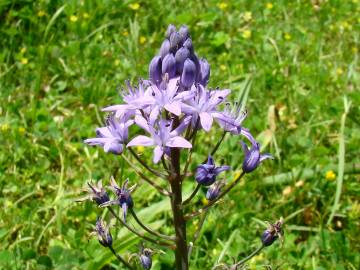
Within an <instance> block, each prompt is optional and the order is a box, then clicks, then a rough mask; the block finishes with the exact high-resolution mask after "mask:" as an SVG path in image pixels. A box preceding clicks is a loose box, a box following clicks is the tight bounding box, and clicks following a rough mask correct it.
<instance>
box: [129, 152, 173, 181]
mask: <svg viewBox="0 0 360 270" xmlns="http://www.w3.org/2000/svg"><path fill="white" fill-rule="evenodd" d="M128 149H129V151H130V153H131V154H132V155H133V156H134V158H135V159H136V160H137V161H138V162H139V163H140V164H141V165H142V166H143V167H144V168H145V169H147V170H148V171H149V172H151V173H152V174H154V175H156V176H157V177H160V178H162V179H166V176H165V175H163V174H162V173H159V172H157V171H155V170H154V169H152V168H150V167H149V165H147V164H146V163H145V161H144V160H142V159H141V158H140V157H139V156H138V155H137V154H136V153H135V152H134V150H133V149H132V148H131V147H129V148H128Z"/></svg>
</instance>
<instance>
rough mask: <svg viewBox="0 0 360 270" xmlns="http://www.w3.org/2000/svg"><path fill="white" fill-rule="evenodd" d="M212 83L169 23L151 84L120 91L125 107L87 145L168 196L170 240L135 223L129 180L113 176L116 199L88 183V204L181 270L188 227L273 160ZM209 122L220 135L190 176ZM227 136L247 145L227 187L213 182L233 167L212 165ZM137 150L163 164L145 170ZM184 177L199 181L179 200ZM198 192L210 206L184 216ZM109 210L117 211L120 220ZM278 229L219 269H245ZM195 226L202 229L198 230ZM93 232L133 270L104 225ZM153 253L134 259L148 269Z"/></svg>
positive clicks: (189, 245) (185, 35)
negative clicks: (168, 255)
mask: <svg viewBox="0 0 360 270" xmlns="http://www.w3.org/2000/svg"><path fill="white" fill-rule="evenodd" d="M209 77H210V66H209V64H208V62H207V61H206V60H205V59H200V58H198V57H197V55H196V54H195V51H194V47H193V44H192V40H191V38H190V35H189V31H188V28H187V27H185V26H182V27H181V28H180V29H179V30H178V31H177V29H176V28H175V26H173V25H170V26H169V27H168V29H167V33H166V39H165V40H164V42H163V43H162V45H161V48H160V52H159V55H157V56H155V57H154V58H153V59H152V60H151V63H150V65H149V79H148V80H140V81H139V84H138V85H137V86H131V85H130V83H129V82H127V89H126V90H123V91H122V93H121V96H122V99H123V101H124V103H123V104H119V105H113V106H109V107H106V108H104V109H103V111H105V112H108V113H109V115H108V117H107V120H106V126H104V127H100V128H97V129H96V135H97V136H96V138H92V139H87V140H85V143H87V144H89V145H99V146H101V147H103V148H104V150H105V152H107V153H112V154H115V155H120V156H121V157H122V158H123V159H124V160H125V161H126V162H127V163H128V165H129V166H130V167H131V169H133V170H134V171H135V172H136V173H137V175H138V176H139V177H141V178H142V179H143V180H144V181H145V182H147V183H148V184H150V185H151V186H153V187H154V188H155V189H156V190H157V191H158V192H159V193H161V194H162V195H164V196H167V197H169V199H170V203H171V209H172V217H173V226H174V234H175V235H174V236H169V235H164V234H161V233H159V232H156V231H154V230H152V229H151V228H149V227H148V226H146V225H145V224H143V222H142V221H141V220H140V219H139V218H138V217H137V215H136V211H135V209H136V203H135V202H134V201H133V199H132V192H134V186H132V187H129V182H133V180H131V181H129V180H126V181H125V182H124V183H123V184H122V185H118V184H117V183H116V181H115V179H113V178H111V181H110V189H111V190H112V191H113V193H114V198H113V199H111V198H110V196H109V194H108V193H107V191H106V190H105V189H104V187H103V186H102V185H101V182H100V183H99V184H97V185H94V184H92V183H88V186H89V195H88V198H90V199H91V200H92V201H94V202H95V203H96V204H97V205H99V206H100V207H106V208H108V210H109V212H110V213H111V214H112V215H113V216H114V218H116V220H117V221H118V222H119V223H120V224H122V226H125V227H126V228H127V229H128V230H130V231H131V232H132V233H134V234H136V235H137V236H138V237H140V238H142V239H143V240H145V241H147V242H149V243H151V244H154V245H157V246H160V247H163V248H167V249H170V250H173V251H174V252H175V268H176V269H179V270H180V269H181V270H186V269H188V268H189V258H190V256H191V251H192V249H193V243H194V239H192V240H191V241H189V240H188V236H187V231H186V229H187V228H186V227H187V221H189V220H191V219H193V218H195V217H197V216H199V215H200V216H201V222H200V224H203V222H204V219H205V216H206V212H207V211H208V210H209V208H211V207H213V206H215V204H216V203H217V202H218V201H219V200H220V199H221V198H223V197H224V196H225V195H226V194H227V193H228V192H229V191H230V190H231V189H232V188H233V187H234V186H235V185H236V184H237V183H238V182H239V181H240V179H241V178H242V177H243V176H244V175H245V174H246V173H250V172H252V171H253V170H255V169H256V168H257V167H258V166H259V165H260V163H261V162H262V161H263V160H265V159H268V158H271V156H270V155H269V154H261V153H260V147H259V144H258V142H257V141H256V140H255V139H254V137H253V136H252V135H251V133H250V132H249V130H248V129H246V128H244V127H243V126H242V122H243V120H244V119H245V118H246V115H247V114H246V112H242V111H240V109H239V106H238V104H235V106H231V105H230V104H229V103H226V98H227V96H228V95H229V94H230V90H228V89H225V90H220V89H208V87H207V84H208V81H209ZM222 104H225V108H224V109H221V107H220V106H221V105H222ZM214 122H216V123H217V124H218V126H220V128H222V129H223V135H222V137H221V138H220V139H219V141H218V143H217V144H216V146H215V147H214V149H213V151H212V152H211V153H210V154H209V156H208V157H207V159H206V160H205V161H204V162H203V164H199V165H198V166H197V168H196V171H195V172H194V173H189V172H188V168H189V167H190V166H189V165H190V162H191V155H192V153H193V149H194V147H193V146H194V144H195V140H196V137H197V135H198V133H199V132H200V131H204V132H210V130H211V129H212V128H213V127H214V126H215V125H214ZM133 126H137V127H139V128H140V132H139V134H136V135H134V136H133V137H132V138H129V128H132V127H133ZM139 128H137V129H134V130H139ZM226 134H231V135H234V136H242V137H244V138H245V139H246V140H247V141H248V142H247V143H245V142H243V141H241V142H240V143H241V144H242V147H243V150H244V154H245V155H244V156H245V157H244V161H243V164H242V173H241V174H240V175H239V176H238V177H237V178H236V179H235V180H234V181H232V182H230V183H226V181H224V180H221V181H220V180H217V177H218V175H219V174H221V173H222V172H224V171H227V170H230V167H229V166H225V165H222V166H218V165H216V163H215V161H214V155H215V153H216V151H217V149H218V148H219V146H220V145H221V143H222V141H223V139H224V137H225V135H226ZM248 145H250V147H249V146H248ZM134 146H145V147H151V148H152V149H153V155H152V162H153V163H154V164H158V163H159V164H160V165H156V166H155V165H149V162H147V161H145V160H144V159H143V158H142V157H141V156H139V155H138V154H137V153H136V152H135V151H134V149H133V147H134ZM129 156H132V157H133V160H136V161H137V162H138V166H142V167H143V168H144V170H140V169H139V167H138V166H136V165H135V164H133V163H132V158H130V157H129ZM181 157H183V160H186V161H185V162H184V164H181V160H182V159H181ZM155 168H156V169H155ZM160 168H161V169H160ZM145 170H146V171H147V172H145ZM152 177H153V178H160V179H163V180H165V183H166V185H161V184H159V181H157V180H153V178H152ZM187 178H188V179H189V180H190V181H196V182H197V187H196V188H195V190H194V191H193V192H192V194H191V195H190V196H189V197H188V198H186V199H185V200H184V198H183V192H182V184H183V182H184V181H185V179H187ZM201 186H205V187H207V188H208V190H207V193H206V197H207V199H208V201H209V203H208V204H207V205H206V206H205V207H203V208H201V209H198V210H196V211H194V212H190V213H188V212H187V211H185V210H186V208H185V206H186V205H188V204H189V203H190V202H191V201H192V199H193V198H194V197H195V196H196V194H197V192H198V191H199V190H200V188H201ZM114 207H120V209H121V211H122V215H121V216H119V215H118V211H116V210H115V209H114ZM129 213H130V214H131V215H132V216H133V218H134V220H135V221H136V222H137V223H138V224H139V225H140V226H141V228H142V229H143V230H144V231H145V232H146V233H143V232H139V231H137V230H135V229H134V228H133V227H132V226H131V225H129V224H128V221H127V215H128V214H129ZM281 225H282V222H281V221H279V222H277V223H276V224H274V225H271V227H270V228H269V229H267V230H266V231H265V232H264V234H263V236H262V245H261V247H260V248H259V249H257V250H256V251H255V252H254V253H253V254H251V255H250V256H248V257H247V258H245V259H243V260H241V261H239V262H238V263H236V264H234V265H232V266H226V265H221V266H220V265H219V267H223V268H226V269H227V268H229V269H237V268H238V267H242V265H243V264H244V263H245V261H246V260H248V259H249V258H251V257H252V256H254V255H255V254H256V253H258V252H259V251H260V250H261V249H262V248H263V247H265V246H268V245H270V244H272V243H273V242H274V241H275V239H276V238H278V237H279V236H280V235H281V234H282V230H281ZM200 228H201V226H199V228H198V229H199V230H200ZM94 233H95V234H97V235H98V239H99V242H100V244H101V245H103V246H104V247H107V248H110V250H111V251H112V252H113V253H114V255H115V256H116V257H117V258H118V259H119V261H121V262H122V263H123V264H124V266H126V267H127V268H129V269H134V268H135V267H136V266H135V265H134V264H131V262H132V260H125V259H124V258H123V257H122V256H120V255H118V254H117V253H116V252H115V250H114V249H113V248H112V243H113V241H114V240H113V238H112V236H111V234H110V230H109V227H108V226H107V225H106V224H105V222H104V221H102V220H101V219H98V221H97V222H96V227H95V231H94ZM196 235H198V233H197V234H196ZM195 238H197V237H195ZM195 240H196V239H195ZM152 253H153V250H151V249H149V248H144V247H142V248H141V251H140V253H139V254H137V255H136V256H137V258H138V262H140V265H142V267H143V268H144V269H150V268H151V265H152V259H151V255H152Z"/></svg>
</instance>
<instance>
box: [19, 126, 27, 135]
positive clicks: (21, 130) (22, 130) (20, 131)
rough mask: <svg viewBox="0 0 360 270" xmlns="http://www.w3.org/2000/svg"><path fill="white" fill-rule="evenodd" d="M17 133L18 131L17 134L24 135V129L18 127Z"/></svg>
mask: <svg viewBox="0 0 360 270" xmlns="http://www.w3.org/2000/svg"><path fill="white" fill-rule="evenodd" d="M18 131H19V133H20V134H21V135H22V134H24V133H25V131H26V130H25V128H23V127H19V128H18Z"/></svg>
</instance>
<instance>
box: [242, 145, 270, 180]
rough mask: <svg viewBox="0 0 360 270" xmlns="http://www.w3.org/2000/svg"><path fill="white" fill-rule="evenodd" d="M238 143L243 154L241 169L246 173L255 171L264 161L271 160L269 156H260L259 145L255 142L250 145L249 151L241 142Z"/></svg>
mask: <svg viewBox="0 0 360 270" xmlns="http://www.w3.org/2000/svg"><path fill="white" fill-rule="evenodd" d="M240 143H241V145H242V148H243V151H244V153H245V158H244V161H243V164H242V169H243V171H244V172H246V173H249V172H252V171H253V170H255V169H256V168H257V167H258V166H259V165H260V163H261V162H262V161H264V160H265V159H268V158H271V159H272V158H273V157H272V156H271V155H270V154H260V144H259V143H257V142H256V143H255V144H253V145H252V147H251V149H249V148H248V146H247V145H246V144H245V143H244V142H243V141H241V142H240Z"/></svg>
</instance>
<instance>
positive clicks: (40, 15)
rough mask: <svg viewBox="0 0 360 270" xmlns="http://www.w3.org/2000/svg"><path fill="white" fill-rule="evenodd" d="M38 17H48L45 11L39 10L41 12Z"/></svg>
mask: <svg viewBox="0 0 360 270" xmlns="http://www.w3.org/2000/svg"><path fill="white" fill-rule="evenodd" d="M37 15H38V17H44V16H45V15H46V12H45V11H43V10H39V12H38V13H37Z"/></svg>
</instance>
